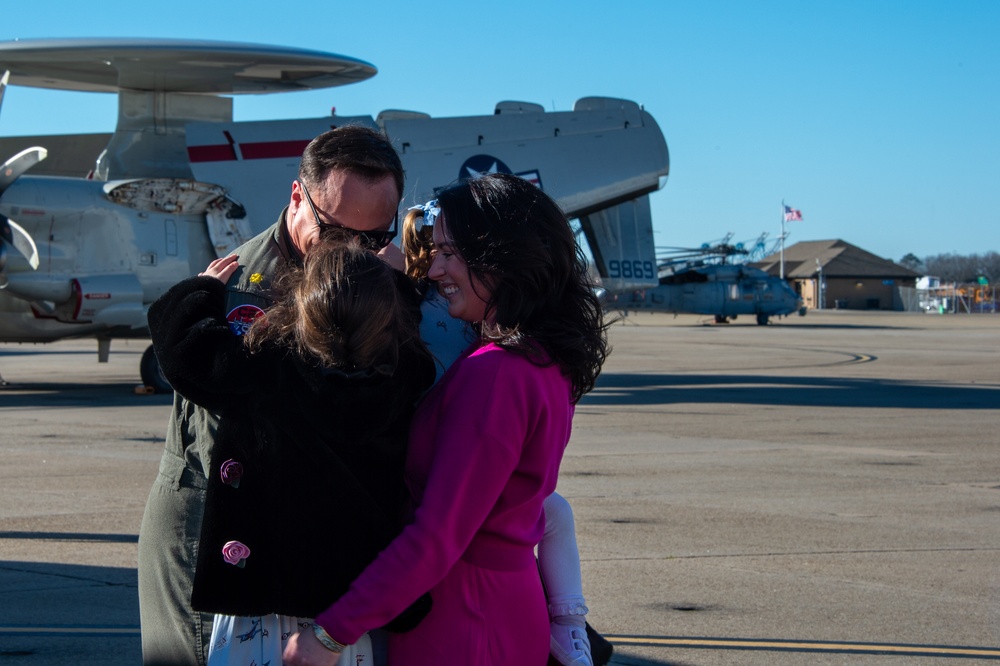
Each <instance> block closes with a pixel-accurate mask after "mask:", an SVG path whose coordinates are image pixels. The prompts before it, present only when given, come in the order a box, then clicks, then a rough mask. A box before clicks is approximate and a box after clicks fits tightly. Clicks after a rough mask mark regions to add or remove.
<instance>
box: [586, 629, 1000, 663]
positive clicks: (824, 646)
mask: <svg viewBox="0 0 1000 666" xmlns="http://www.w3.org/2000/svg"><path fill="white" fill-rule="evenodd" d="M604 638H606V639H607V640H609V641H610V642H611V643H612V644H613V645H615V646H626V645H632V646H637V647H677V648H703V649H704V648H707V649H713V648H715V649H720V650H763V651H767V650H774V651H780V652H829V653H836V654H851V653H853V654H895V655H909V656H921V657H953V658H954V657H967V658H977V659H983V658H986V659H1000V648H988V647H965V646H951V645H900V644H895V643H847V642H843V643H842V642H831V641H815V642H813V641H791V640H765V639H745V638H682V637H673V636H615V635H605V636H604Z"/></svg>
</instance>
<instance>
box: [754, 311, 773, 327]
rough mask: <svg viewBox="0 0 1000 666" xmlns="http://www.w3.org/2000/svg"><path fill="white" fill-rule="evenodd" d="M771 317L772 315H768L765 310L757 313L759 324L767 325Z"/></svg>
mask: <svg viewBox="0 0 1000 666" xmlns="http://www.w3.org/2000/svg"><path fill="white" fill-rule="evenodd" d="M770 318H771V317H770V315H766V314H764V313H763V312H758V313H757V325H758V326H767V321H768V320H769V319H770Z"/></svg>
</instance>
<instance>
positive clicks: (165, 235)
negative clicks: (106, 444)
mask: <svg viewBox="0 0 1000 666" xmlns="http://www.w3.org/2000/svg"><path fill="white" fill-rule="evenodd" d="M4 70H7V74H6V75H4V76H3V79H2V81H0V100H2V92H3V90H4V88H5V86H6V85H7V83H8V81H9V83H10V84H11V85H22V86H34V87H43V88H55V89H64V90H74V91H84V92H112V93H117V94H118V108H119V113H118V122H117V127H116V128H115V131H114V133H113V134H111V135H72V136H69V135H62V136H58V135H54V136H39V137H29V138H25V137H8V138H5V139H0V155H13V157H11V158H10V159H9V160H7V162H6V163H5V164H4V165H3V167H0V169H2V170H0V342H51V341H54V340H60V339H64V338H83V337H92V338H95V339H96V340H97V342H98V360H99V361H106V360H107V359H108V354H109V351H110V345H111V340H112V339H114V338H141V337H146V336H147V335H148V331H147V330H146V310H147V308H148V307H149V304H150V303H152V302H153V301H154V300H155V299H156V298H157V297H159V296H160V294H162V293H163V292H164V291H165V290H166V289H168V288H169V287H170V286H171V285H173V284H175V283H176V282H178V281H180V280H182V279H184V278H186V277H189V276H191V275H194V274H196V273H198V272H199V271H200V270H202V269H203V268H204V267H205V266H206V265H207V264H208V263H209V261H211V260H212V259H214V258H216V257H221V256H225V255H226V254H228V253H230V252H231V251H232V250H233V249H234V248H236V247H237V246H239V245H240V244H241V243H243V242H244V241H245V240H247V239H249V238H251V237H252V236H254V235H255V234H257V233H258V232H260V231H261V230H263V229H265V228H266V227H268V226H270V225H271V224H273V223H274V221H275V219H277V216H278V213H279V212H280V211H281V209H282V207H283V206H284V205H285V204H286V203H287V201H288V196H289V191H290V187H291V183H292V181H293V180H294V178H295V176H296V172H297V170H298V165H299V159H300V157H301V155H302V150H303V149H304V148H305V146H306V144H307V143H308V142H309V141H310V140H311V139H312V138H313V137H315V136H317V135H318V134H320V133H322V132H323V131H325V130H328V129H330V128H331V127H336V126H339V125H345V124H348V123H360V124H364V125H368V126H371V127H378V128H381V129H383V130H384V131H385V132H386V134H387V135H388V136H389V138H390V139H391V140H392V142H393V144H394V145H395V146H396V148H397V150H398V151H399V153H400V156H401V158H402V161H403V167H404V168H405V170H406V192H405V196H404V200H403V202H402V207H403V209H404V210H405V208H407V207H409V206H411V205H413V204H415V203H421V202H423V201H426V200H427V199H430V198H433V196H434V193H435V191H437V190H438V189H439V188H441V187H444V186H447V185H449V184H450V183H452V182H454V181H456V180H458V179H460V178H463V177H468V176H469V175H470V174H474V173H478V172H488V171H503V172H509V173H514V174H517V175H519V176H521V177H523V178H526V179H528V180H530V181H532V182H534V183H535V184H536V185H538V186H539V187H541V188H542V189H544V190H545V191H546V192H547V193H548V194H550V195H551V196H552V197H553V198H554V199H556V201H558V202H559V204H560V205H561V206H562V207H563V209H564V210H565V211H566V213H567V214H568V215H569V216H570V217H578V216H581V215H599V214H600V211H601V210H602V209H606V208H608V207H612V208H617V207H619V206H622V205H628V204H629V203H630V202H639V205H642V202H645V206H646V208H647V209H648V206H649V204H648V194H649V193H650V192H653V191H655V190H656V189H658V188H659V187H660V185H661V181H662V179H664V178H665V177H666V176H667V174H668V171H669V156H668V152H667V144H666V141H665V140H664V138H663V134H662V133H661V132H660V128H659V127H658V126H657V124H656V121H655V120H653V118H652V116H650V115H649V113H647V112H646V111H644V110H642V109H641V108H640V107H639V105H638V104H636V103H635V102H632V101H628V100H621V99H612V98H605V97H587V98H583V99H580V100H578V101H577V102H576V104H575V106H574V108H573V110H572V111H566V112H551V113H546V112H545V111H544V109H543V107H542V106H540V105H538V104H532V103H527V102H512V101H506V102H500V103H498V104H497V105H496V108H495V109H494V110H493V112H492V113H491V114H489V115H483V116H474V117H461V118H431V117H430V116H428V115H427V114H425V113H419V112H414V111H400V110H389V111H383V112H381V113H379V114H378V116H377V117H376V118H374V119H373V118H371V117H370V116H352V117H340V116H335V115H334V116H329V117H323V118H309V119H299V120H276V121H255V122H233V121H232V103H233V100H232V98H231V97H229V95H237V94H255V93H273V92H290V91H297V90H309V89H319V88H326V87H332V86H339V85H345V84H349V83H354V82H358V81H362V80H364V79H367V78H370V77H372V76H374V75H375V74H376V69H375V67H374V66H373V65H371V64H369V63H367V62H364V61H361V60H357V59H354V58H348V57H345V56H340V55H335V54H330V53H323V52H317V51H308V50H303V49H294V48H281V47H271V46H262V45H254V44H234V43H228V42H204V41H187V40H146V39H141V40H140V39H70V40H20V41H14V42H6V43H0V72H3V71H4ZM42 160H46V161H45V162H42ZM48 165H51V167H49V166H48ZM29 169H31V170H32V175H26V172H27V171H28V170H29ZM70 175H72V177H70ZM649 249H650V251H651V252H652V244H651V238H650V248H649ZM140 374H141V377H142V382H143V383H144V384H145V385H147V386H151V387H153V388H154V389H155V390H157V391H169V390H170V387H169V385H168V384H167V383H166V381H165V380H164V379H163V377H162V375H161V373H160V372H159V368H158V365H157V363H156V358H155V356H154V355H153V353H152V350H151V348H150V349H147V350H146V353H145V354H144V355H143V357H142V361H141V367H140Z"/></svg>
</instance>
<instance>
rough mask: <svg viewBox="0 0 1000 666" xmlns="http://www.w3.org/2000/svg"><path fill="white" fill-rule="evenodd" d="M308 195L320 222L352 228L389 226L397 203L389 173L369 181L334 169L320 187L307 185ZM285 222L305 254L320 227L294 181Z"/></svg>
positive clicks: (294, 240)
mask: <svg viewBox="0 0 1000 666" xmlns="http://www.w3.org/2000/svg"><path fill="white" fill-rule="evenodd" d="M309 196H310V197H311V198H312V202H313V205H314V206H315V208H316V215H318V216H319V219H320V221H321V222H322V223H323V224H326V225H330V226H335V227H347V228H348V229H354V230H355V231H383V230H386V229H388V228H389V227H390V226H391V225H392V222H393V219H394V218H395V216H396V208H397V206H398V205H399V192H398V191H397V190H396V181H395V180H394V179H393V177H392V176H391V175H387V176H386V177H385V178H383V179H382V180H379V181H375V182H374V183H368V182H366V181H365V180H364V179H363V178H361V177H360V176H358V175H356V174H352V173H348V172H346V171H338V170H334V171H331V172H330V173H329V175H327V177H326V181H325V182H324V185H323V186H322V187H309ZM287 222H288V234H289V236H290V237H291V239H292V243H293V244H294V245H295V248H296V249H297V250H298V251H299V253H300V254H303V255H304V254H305V253H306V252H308V251H309V248H311V247H312V246H313V245H315V244H316V242H317V241H318V240H319V235H320V227H319V225H318V224H317V223H316V218H315V217H314V216H313V211H312V210H311V209H310V207H309V203H308V202H307V201H306V194H305V192H304V190H303V189H302V186H301V185H300V184H299V183H298V182H297V181H296V182H294V183H292V198H291V201H290V202H289V204H288V219H287Z"/></svg>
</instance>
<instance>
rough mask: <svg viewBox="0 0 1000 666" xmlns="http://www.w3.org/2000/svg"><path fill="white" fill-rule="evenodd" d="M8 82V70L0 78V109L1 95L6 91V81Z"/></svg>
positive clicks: (0, 105) (1, 104)
mask: <svg viewBox="0 0 1000 666" xmlns="http://www.w3.org/2000/svg"><path fill="white" fill-rule="evenodd" d="M9 80H10V70H9V69H8V70H6V71H4V73H3V76H0V107H2V106H3V94H4V91H6V90H7V81H9Z"/></svg>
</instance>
